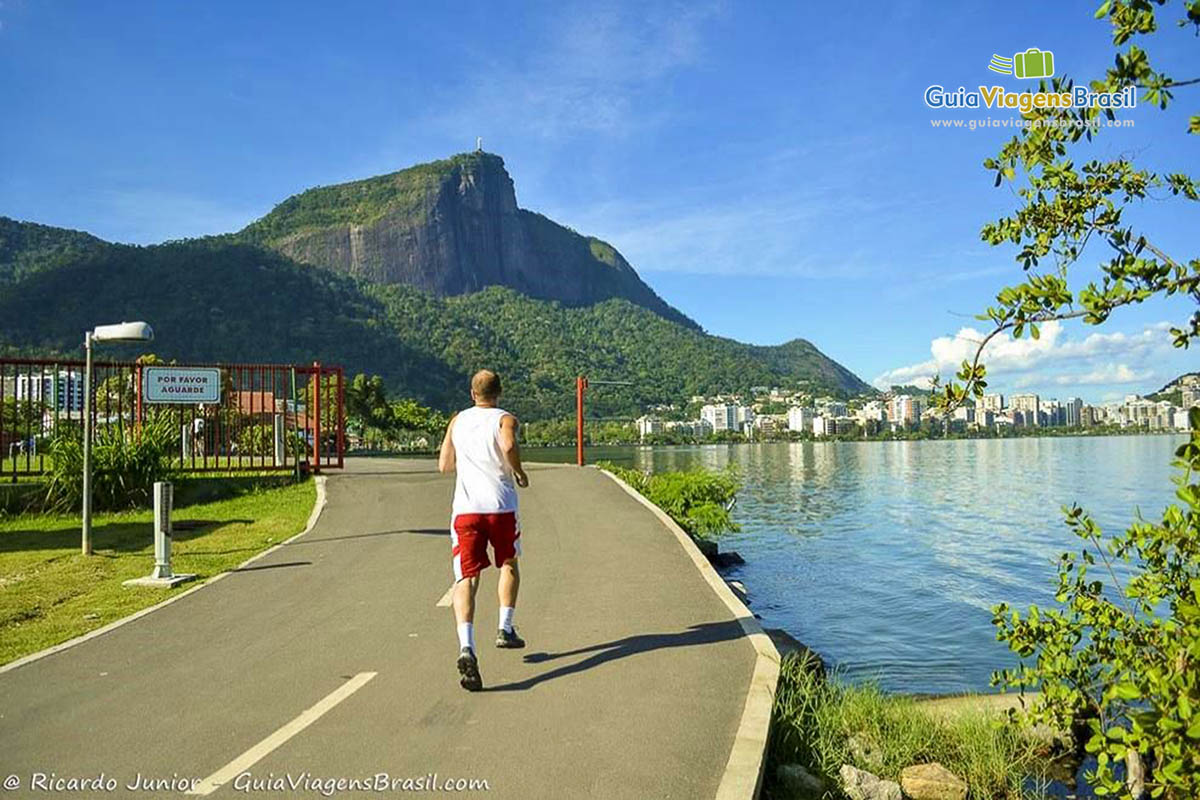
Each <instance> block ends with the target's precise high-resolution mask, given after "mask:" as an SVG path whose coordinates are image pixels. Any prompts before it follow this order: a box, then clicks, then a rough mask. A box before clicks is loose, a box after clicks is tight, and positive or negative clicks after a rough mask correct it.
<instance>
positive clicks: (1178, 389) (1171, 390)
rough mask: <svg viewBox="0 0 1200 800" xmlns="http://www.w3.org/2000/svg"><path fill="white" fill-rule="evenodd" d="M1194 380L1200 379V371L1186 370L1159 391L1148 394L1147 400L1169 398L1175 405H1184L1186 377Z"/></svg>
mask: <svg viewBox="0 0 1200 800" xmlns="http://www.w3.org/2000/svg"><path fill="white" fill-rule="evenodd" d="M1189 378H1190V379H1191V380H1192V381H1193V382H1194V381H1197V380H1200V372H1185V373H1183V374H1182V375H1180V376H1179V377H1177V378H1175V380H1173V381H1171V382H1170V383H1168V384H1166V385H1165V386H1163V387H1162V388H1161V389H1159V390H1158V391H1157V392H1153V393H1152V394H1148V395H1146V399H1147V400H1168V401H1170V402H1172V403H1174V404H1175V405H1183V384H1184V380H1185V379H1189Z"/></svg>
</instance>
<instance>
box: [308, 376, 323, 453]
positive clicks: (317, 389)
mask: <svg viewBox="0 0 1200 800" xmlns="http://www.w3.org/2000/svg"><path fill="white" fill-rule="evenodd" d="M312 404H313V407H314V408H313V409H312V410H311V411H310V413H312V414H313V466H312V471H313V472H320V471H321V364H320V362H317V361H314V362H313V403H312ZM314 412H315V413H314Z"/></svg>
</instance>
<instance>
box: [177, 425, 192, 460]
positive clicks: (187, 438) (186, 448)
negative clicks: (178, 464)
mask: <svg viewBox="0 0 1200 800" xmlns="http://www.w3.org/2000/svg"><path fill="white" fill-rule="evenodd" d="M179 427H180V430H181V434H180V439H181V441H182V442H183V460H184V461H191V460H192V428H191V426H190V425H181V426H179Z"/></svg>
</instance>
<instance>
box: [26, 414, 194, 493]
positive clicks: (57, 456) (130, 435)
mask: <svg viewBox="0 0 1200 800" xmlns="http://www.w3.org/2000/svg"><path fill="white" fill-rule="evenodd" d="M178 450H179V433H178V431H176V430H175V425H174V423H173V421H172V420H171V418H170V417H169V416H166V415H164V416H162V417H160V418H157V419H154V418H151V419H150V420H148V421H147V422H144V423H143V424H142V426H141V431H140V432H135V431H134V430H133V429H132V428H130V427H127V426H123V425H104V426H101V427H100V429H99V430H98V431H96V433H95V439H94V441H93V443H92V507H93V508H94V509H96V510H116V509H125V508H136V507H139V506H146V505H149V504H150V502H151V498H152V491H153V488H154V482H155V481H163V480H169V479H170V478H171V476H172V474H173V471H174V470H173V463H174V459H175V455H176V453H177V452H178ZM50 456H51V458H50V465H49V471H48V472H47V474H46V492H45V496H44V500H43V506H44V509H45V510H47V511H53V512H57V513H68V512H72V511H77V510H79V508H80V506H81V504H82V501H83V435H82V432H81V430H80V428H79V427H78V426H75V425H69V426H68V425H64V426H62V427H60V428H59V431H58V434H57V435H56V436H55V438H54V439H53V440H52V441H51V443H50Z"/></svg>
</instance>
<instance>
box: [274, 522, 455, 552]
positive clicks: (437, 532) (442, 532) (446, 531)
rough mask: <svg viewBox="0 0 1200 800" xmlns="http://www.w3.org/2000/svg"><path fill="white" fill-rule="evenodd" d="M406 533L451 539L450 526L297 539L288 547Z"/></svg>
mask: <svg viewBox="0 0 1200 800" xmlns="http://www.w3.org/2000/svg"><path fill="white" fill-rule="evenodd" d="M404 533H415V534H419V535H421V536H445V537H447V538H449V537H450V526H449V525H447V526H446V527H444V528H405V529H400V530H394V531H376V532H374V533H349V534H346V535H345V536H305V537H304V538H303V539H297V540H296V541H294V542H291V543H289V544H288V547H299V546H300V545H305V544H318V543H320V542H340V541H343V540H345V539H367V538H370V537H372V536H396V535H398V534H404Z"/></svg>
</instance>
